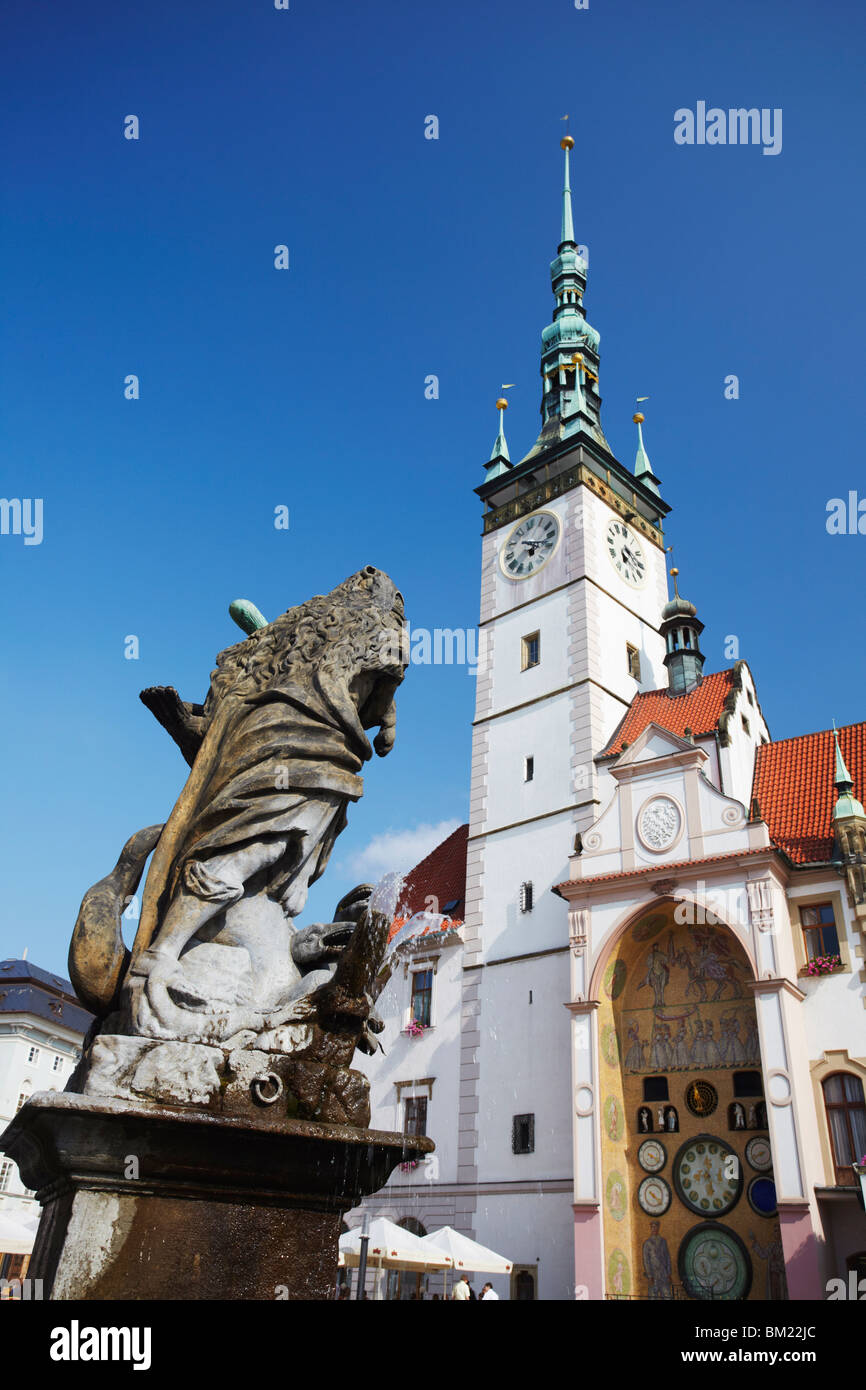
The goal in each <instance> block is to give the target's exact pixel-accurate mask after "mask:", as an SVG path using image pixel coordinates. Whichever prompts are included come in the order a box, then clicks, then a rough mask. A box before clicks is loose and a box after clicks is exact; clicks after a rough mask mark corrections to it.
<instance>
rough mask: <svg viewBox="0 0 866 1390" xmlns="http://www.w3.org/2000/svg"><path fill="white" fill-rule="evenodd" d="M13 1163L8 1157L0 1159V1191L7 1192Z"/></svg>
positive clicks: (13, 1166)
mask: <svg viewBox="0 0 866 1390" xmlns="http://www.w3.org/2000/svg"><path fill="white" fill-rule="evenodd" d="M14 1168H15V1164H14V1163H12V1162H11V1161H10V1160H9V1159H8V1158H4V1159H2V1160H0V1192H8V1191H9V1184H10V1183H11V1181H12V1173H13V1170H14Z"/></svg>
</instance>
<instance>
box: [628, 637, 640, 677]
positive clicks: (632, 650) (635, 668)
mask: <svg viewBox="0 0 866 1390" xmlns="http://www.w3.org/2000/svg"><path fill="white" fill-rule="evenodd" d="M625 658H626V661H627V663H628V673H629V675H630V676H634V678H635V680H636V681H639V680H640V652H639V651H638V649H637V647H633V646H632V645H631V642H626V644H625Z"/></svg>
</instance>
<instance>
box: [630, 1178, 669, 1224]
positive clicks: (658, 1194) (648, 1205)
mask: <svg viewBox="0 0 866 1390" xmlns="http://www.w3.org/2000/svg"><path fill="white" fill-rule="evenodd" d="M637 1199H638V1202H639V1203H640V1206H641V1210H642V1211H645V1212H646V1214H647V1216H663V1215H664V1213H665V1212H666V1211H667V1209H668V1207H669V1206H670V1204H671V1190H670V1188H669V1187H668V1185H667V1183H666V1182H665V1180H664V1178H644V1180H643V1182H642V1183H641V1185H640V1187H639V1188H638V1190H637Z"/></svg>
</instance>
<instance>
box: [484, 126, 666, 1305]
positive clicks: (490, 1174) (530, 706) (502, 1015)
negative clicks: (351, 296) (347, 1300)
mask: <svg viewBox="0 0 866 1390" xmlns="http://www.w3.org/2000/svg"><path fill="white" fill-rule="evenodd" d="M573 145H574V141H573V140H572V139H571V138H570V137H569V136H566V137H565V139H564V140H563V141H562V148H563V149H564V151H565V184H564V190H563V215H562V236H561V241H560V244H559V247H558V252H557V256H556V259H555V260H554V261H553V262H552V264H551V280H552V284H553V291H554V296H555V300H556V307H555V310H554V315H553V321H552V323H551V324H549V325H548V327H547V328H546V329H545V330H544V332H543V334H542V354H541V375H542V380H543V398H542V408H541V415H542V430H541V434H540V435H539V437H538V439H537V441H536V443H535V444H534V446H533V447H532V449H531V450H530V452H529V453H528V454H527V455H526V457H525V458H523V459H522V460H521V461H520V462H519V463H516V464H512V463H511V461H510V459H509V455H508V448H507V445H506V444H505V436H504V430H503V428H502V426H501V425H500V430H499V434H498V436H497V440H496V444H495V446H494V453H493V457H492V458H491V460H490V461H489V463H488V464H487V465H486V468H487V477H486V479H485V481H484V483H483V484H482V486H481V487H479V488H478V489H477V492H478V495H479V496H480V497H481V499H482V501H483V503H484V507H485V510H484V518H483V521H484V535H483V542H482V561H481V617H480V627H481V634H482V643H481V651H482V653H483V669H482V670H480V671H479V678H478V692H477V703H476V712H475V725H474V731H473V744H472V776H471V800H470V830H469V851H468V864H467V888H466V923H465V936H466V951H465V960H464V986H463V1032H462V1047H461V1067H460V1119H459V1168H458V1182H459V1183H460V1184H466V1187H465V1188H464V1189H463V1190H464V1192H465V1195H464V1196H463V1197H460V1198H458V1214H459V1219H460V1220H461V1223H462V1225H463V1228H464V1229H465V1230H467V1231H469V1232H472V1233H473V1234H474V1235H475V1237H476V1238H477V1239H478V1240H480V1241H482V1242H483V1243H484V1244H489V1245H491V1246H493V1248H494V1249H501V1250H504V1251H506V1252H507V1253H509V1254H511V1255H513V1258H514V1260H515V1262H516V1264H518V1265H520V1264H524V1265H526V1266H527V1270H526V1274H525V1276H524V1287H529V1284H528V1280H529V1279H532V1280H534V1281H535V1285H534V1286H535V1289H536V1293H537V1295H539V1296H542V1297H545V1298H563V1297H568V1296H570V1295H573V1288H572V1284H573V1255H572V1248H571V1232H572V1229H573V1222H572V1218H571V1208H570V1203H571V1192H572V1183H571V1177H572V1155H571V1100H570V1064H569V1018H568V1015H567V1013H566V1011H565V1009H564V1008H563V1007H562V1005H563V1003H564V1002H565V1001H566V1000H567V999H568V998H569V964H568V951H569V945H568V925H567V914H566V912H565V910H564V907H563V904H562V902H561V901H560V900H559V899H558V898H557V897H555V896H554V895H553V894H552V893H551V891H550V890H551V888H552V886H553V885H554V884H555V883H558V882H561V881H562V880H563V879H564V878H566V877H567V876H568V856H569V854H570V853H572V851H573V848H574V841H575V835H576V834H577V832H579V831H580V830H581V829H583V828H585V827H587V826H588V825H590V824H591V823H592V822H593V821H594V820H595V819H596V818H597V816H598V813H599V810H600V801H601V799H602V797H603V799H604V800H607V795H608V794H607V792H606V790H605V789H602V791H601V792H600V790H599V787H598V779H597V775H596V769H595V765H594V763H593V758H594V756H595V755H596V754H597V753H599V752H600V751H601V749H602V748H603V747H604V745H605V743H606V741H607V740H608V739H609V738H610V736H611V734H612V733H613V731H614V730H615V728H616V727H617V725H618V724H619V722H620V720H621V719H622V717H623V716H624V714H625V712H626V710H627V708H628V706H629V704H630V702H631V700H632V699H633V698H634V696H635V694H636V693H637V692H638V691H639V690H642V689H654V688H658V687H662V686H665V685H667V673H666V670H665V666H664V656H665V643H664V640H663V638H662V637H661V636H660V634H659V621H660V615H661V610H662V607H663V605H664V604H665V602H666V600H667V583H666V577H665V570H666V565H665V552H664V542H663V537H662V531H661V526H662V521H663V518H664V516H665V515H666V514H667V512H668V510H669V508H668V507H667V505H666V504H665V503H664V502H663V501H662V499H661V496H660V494H659V486H658V483H659V480H658V479H657V478H656V477H655V475H654V474H653V472H652V469H651V468H650V464H649V460H648V458H647V456H646V453H645V451H644V447H643V440H642V438H641V434H640V424H641V421H642V419H643V417H642V416H636V417H635V418H636V421H637V424H638V439H639V448H638V454H637V460H636V468H635V472H634V473H632V472H631V470H629V469H628V468H626V467H624V466H623V464H621V463H620V462H619V461H618V460H617V459H616V458H615V457H614V455H613V454H612V452H611V450H610V447H609V445H608V443H607V440H606V439H605V436H604V432H603V430H602V426H601V415H600V407H601V398H600V395H599V381H598V365H599V357H598V346H599V335H598V333H597V332H596V331H595V329H594V328H592V327H591V326H590V325H589V324H588V323H587V321H586V318H585V316H584V309H583V294H584V291H585V289H586V262H585V260H584V259H583V258H582V256H581V254H580V249H579V247H578V245H577V243H576V241H575V239H574V231H573V222H572V209H571V192H570V187H569V152H570V150H571V148H572V147H573ZM497 404H498V406H499V407H500V410H504V408H505V405H506V402H505V401H503V400H500V401H499V402H497ZM503 418H504V416H502V415H501V416H500V420H502V419H503ZM516 1246H517V1247H519V1248H516ZM537 1263H539V1264H540V1266H541V1267H540V1268H538V1269H536V1268H535V1265H536V1264H537Z"/></svg>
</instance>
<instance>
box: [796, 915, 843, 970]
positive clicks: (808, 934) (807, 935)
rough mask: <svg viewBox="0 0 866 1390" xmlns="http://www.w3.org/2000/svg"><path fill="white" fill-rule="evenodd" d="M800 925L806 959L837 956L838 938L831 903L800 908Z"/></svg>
mask: <svg viewBox="0 0 866 1390" xmlns="http://www.w3.org/2000/svg"><path fill="white" fill-rule="evenodd" d="M800 924H801V926H802V928H803V940H804V941H805V943H806V959H807V960H814V959H815V957H816V956H838V954H839V936H838V933H837V931H836V919H835V917H834V916H833V905H832V903H816V904H815V905H814V906H812V907H801V908H800Z"/></svg>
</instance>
